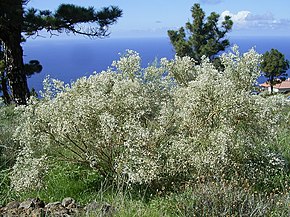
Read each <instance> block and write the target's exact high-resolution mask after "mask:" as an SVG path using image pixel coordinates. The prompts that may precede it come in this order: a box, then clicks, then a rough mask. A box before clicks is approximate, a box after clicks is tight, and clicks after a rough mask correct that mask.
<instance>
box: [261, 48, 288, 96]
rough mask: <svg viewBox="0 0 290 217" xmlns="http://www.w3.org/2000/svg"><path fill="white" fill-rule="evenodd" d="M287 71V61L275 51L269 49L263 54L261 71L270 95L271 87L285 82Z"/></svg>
mask: <svg viewBox="0 0 290 217" xmlns="http://www.w3.org/2000/svg"><path fill="white" fill-rule="evenodd" d="M288 69H289V61H288V60H286V59H285V56H284V55H283V54H282V53H281V52H279V51H278V50H277V49H271V51H270V52H269V51H267V52H266V53H265V54H263V57H262V63H261V70H262V71H263V73H264V76H265V77H266V78H267V82H268V83H269V84H270V87H271V94H272V93H273V86H274V85H276V84H279V83H281V82H282V81H285V79H286V77H287V73H286V72H287V70H288Z"/></svg>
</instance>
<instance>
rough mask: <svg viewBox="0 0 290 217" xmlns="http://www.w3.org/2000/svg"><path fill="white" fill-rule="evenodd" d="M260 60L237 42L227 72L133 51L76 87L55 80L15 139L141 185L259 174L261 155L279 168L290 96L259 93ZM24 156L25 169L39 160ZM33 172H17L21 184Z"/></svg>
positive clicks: (228, 57)
mask: <svg viewBox="0 0 290 217" xmlns="http://www.w3.org/2000/svg"><path fill="white" fill-rule="evenodd" d="M260 57H261V56H260V55H259V54H257V53H256V52H255V51H254V50H250V51H249V52H247V53H245V54H242V55H241V54H239V52H238V49H237V47H234V48H233V51H232V52H230V53H228V54H224V55H223V56H222V57H221V60H222V63H223V65H224V70H223V71H219V70H217V69H216V68H215V67H214V66H213V65H212V64H211V63H210V62H209V60H208V59H206V58H204V60H203V62H202V64H201V65H195V63H194V61H193V60H192V59H191V58H189V57H183V58H180V57H175V59H174V60H167V59H161V61H160V64H158V63H156V64H153V65H151V66H148V67H147V68H145V69H143V68H141V58H140V56H139V54H138V53H136V52H134V51H127V53H126V54H125V55H124V56H122V57H121V58H120V60H118V61H115V62H113V64H112V68H109V69H108V70H107V71H103V72H101V73H98V74H94V75H92V76H90V77H88V78H86V77H83V78H80V79H78V80H77V81H76V82H75V83H72V84H71V86H70V87H69V86H65V85H64V84H63V83H61V82H59V81H56V80H54V81H52V82H49V81H50V80H51V79H49V78H48V79H47V80H46V81H45V83H46V92H45V93H43V96H44V99H42V100H39V101H37V100H34V101H33V102H32V103H31V105H29V106H26V107H25V108H23V113H24V114H23V121H22V125H21V126H19V128H18V129H17V131H16V134H15V138H16V139H18V140H19V141H20V142H21V144H23V146H24V147H26V148H29V149H31V150H33V153H35V154H38V155H47V156H51V157H58V158H62V159H65V160H70V161H76V162H82V163H87V164H89V165H90V166H91V167H93V168H94V169H97V170H98V171H99V172H100V173H101V174H104V175H111V176H112V177H116V176H119V177H123V178H126V180H127V181H129V182H132V183H150V182H152V181H156V180H157V181H158V180H164V179H166V178H168V177H170V178H172V177H173V178H174V177H177V176H180V175H182V176H186V177H187V178H188V177H189V178H190V177H195V176H199V175H201V174H202V175H208V174H210V175H215V176H216V175H220V174H221V173H227V172H228V171H239V170H241V172H242V173H243V174H245V176H247V174H248V175H253V174H255V173H253V171H255V170H256V169H260V168H261V167H260V166H257V167H255V165H258V164H259V162H256V160H258V158H255V156H257V155H258V156H259V155H265V157H263V159H264V160H265V161H266V162H264V164H267V168H268V169H267V170H268V171H270V170H273V171H274V172H275V171H276V170H277V171H278V170H280V169H281V168H282V167H284V166H285V162H284V163H283V164H281V163H277V159H276V156H275V155H271V154H269V152H268V146H269V145H270V144H272V143H274V142H275V139H276V136H277V132H278V130H279V123H280V122H281V120H282V118H283V116H282V115H280V112H279V110H280V109H281V107H282V106H283V100H282V99H280V98H279V97H269V98H263V97H260V96H252V95H250V91H251V88H252V87H253V84H254V83H255V81H256V79H257V77H258V76H259V68H258V66H259V61H260ZM24 150H25V149H24ZM24 156H25V155H21V157H20V158H19V159H18V161H17V163H16V166H15V167H17V168H18V167H21V164H23V167H25V165H26V162H28V161H31V164H33V162H34V158H33V157H31V154H28V155H27V158H25V157H24ZM24 159H25V160H24ZM23 162H24V163H23ZM252 162H255V164H252V165H253V167H248V165H249V164H250V163H252ZM277 167H279V168H277ZM269 168H270V169H269ZM265 172H267V171H265ZM256 174H258V173H256ZM23 176H24V175H23V174H20V173H17V172H14V173H13V180H15V181H13V183H14V186H15V187H16V188H17V187H18V186H19V185H20V183H21V181H19V182H17V181H16V180H17V179H18V180H23V178H24V177H23ZM35 180H36V179H35V177H34V181H35ZM26 186H27V185H26Z"/></svg>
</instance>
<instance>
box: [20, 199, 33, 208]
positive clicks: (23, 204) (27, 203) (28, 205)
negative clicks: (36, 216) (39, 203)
mask: <svg viewBox="0 0 290 217" xmlns="http://www.w3.org/2000/svg"><path fill="white" fill-rule="evenodd" d="M18 208H19V209H29V208H34V203H33V202H32V199H28V200H26V201H23V202H21V203H20V205H19V207H18Z"/></svg>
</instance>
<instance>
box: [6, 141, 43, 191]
mask: <svg viewBox="0 0 290 217" xmlns="http://www.w3.org/2000/svg"><path fill="white" fill-rule="evenodd" d="M45 163H46V156H45V155H42V156H41V157H38V158H37V157H35V156H33V151H32V150H31V149H29V148H28V147H27V146H26V147H24V148H23V149H22V150H21V152H20V153H19V154H18V157H17V159H16V163H15V164H14V166H13V168H12V169H13V170H12V172H11V185H12V187H13V188H14V190H15V191H22V190H26V189H36V188H40V187H41V184H42V182H41V180H42V177H43V175H44V174H45V172H46V170H47V165H46V164H45Z"/></svg>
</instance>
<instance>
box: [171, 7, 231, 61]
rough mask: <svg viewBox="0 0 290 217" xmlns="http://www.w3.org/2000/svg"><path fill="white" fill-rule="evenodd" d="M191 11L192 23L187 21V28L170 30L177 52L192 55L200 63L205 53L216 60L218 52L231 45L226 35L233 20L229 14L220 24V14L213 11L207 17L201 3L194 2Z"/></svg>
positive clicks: (180, 54) (182, 54)
mask: <svg viewBox="0 0 290 217" xmlns="http://www.w3.org/2000/svg"><path fill="white" fill-rule="evenodd" d="M191 13H192V18H193V22H192V23H190V22H187V23H186V25H185V28H184V27H181V28H180V29H179V30H178V31H175V30H169V31H168V36H169V38H170V41H171V43H172V45H173V47H174V49H175V51H176V54H177V55H178V56H180V57H183V56H190V57H192V58H193V59H195V60H196V62H197V63H198V64H199V63H200V62H201V58H202V56H203V55H204V56H206V57H208V58H210V60H211V61H214V59H215V56H216V54H218V53H219V52H220V51H224V50H225V48H226V47H228V46H229V45H230V42H229V40H228V39H225V36H226V34H227V33H228V32H229V31H230V30H231V28H232V26H233V21H232V20H231V18H230V17H229V16H225V18H224V21H223V22H222V23H221V26H219V18H220V15H219V14H217V13H215V12H212V13H211V14H210V16H208V17H207V18H206V19H205V12H204V11H203V10H202V8H201V7H200V5H199V4H194V6H193V7H192V8H191ZM187 32H188V33H189V35H188V34H187Z"/></svg>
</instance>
